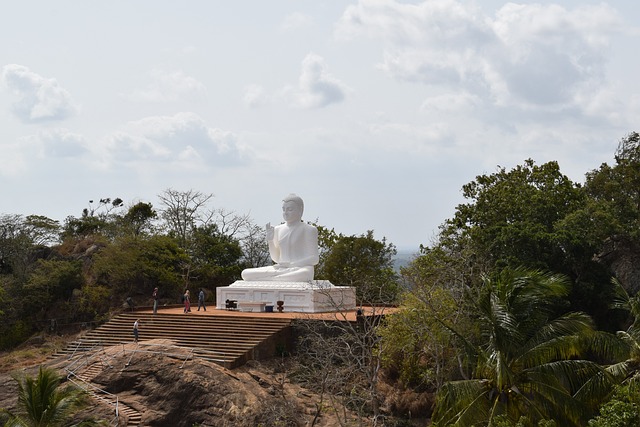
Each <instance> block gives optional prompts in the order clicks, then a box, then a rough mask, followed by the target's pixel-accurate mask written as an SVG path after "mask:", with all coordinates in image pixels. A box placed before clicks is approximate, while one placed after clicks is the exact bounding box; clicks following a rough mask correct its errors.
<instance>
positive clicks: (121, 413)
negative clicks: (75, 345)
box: [67, 360, 142, 427]
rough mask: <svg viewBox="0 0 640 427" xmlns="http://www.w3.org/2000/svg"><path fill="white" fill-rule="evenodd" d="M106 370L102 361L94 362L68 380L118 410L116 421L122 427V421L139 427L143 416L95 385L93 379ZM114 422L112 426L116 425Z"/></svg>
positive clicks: (130, 425) (129, 425)
mask: <svg viewBox="0 0 640 427" xmlns="http://www.w3.org/2000/svg"><path fill="white" fill-rule="evenodd" d="M104 369H105V365H104V364H103V363H102V362H101V361H100V360H93V362H92V363H91V364H89V365H88V366H84V367H82V368H81V369H79V370H78V371H77V372H73V374H70V375H69V376H68V377H67V378H69V379H70V380H71V381H73V382H74V383H75V384H77V385H78V386H79V387H81V388H82V389H84V390H86V391H87V392H88V393H89V394H90V395H91V396H92V397H93V398H94V399H96V400H98V401H102V402H104V403H106V404H108V405H110V406H113V407H114V410H115V407H116V405H117V408H118V417H116V418H115V419H114V422H115V423H117V425H120V421H121V420H122V419H124V420H126V424H125V425H126V426H127V427H137V426H139V425H140V424H141V422H142V414H141V413H140V412H139V411H137V410H136V409H134V408H132V407H131V406H129V405H127V404H126V403H125V402H123V401H122V400H117V397H116V396H115V395H113V394H110V393H107V392H106V391H104V390H102V389H100V388H99V387H98V386H96V385H95V384H94V383H93V379H94V378H95V377H96V376H98V374H100V373H101V372H102V371H103V370H104ZM114 422H112V423H111V425H116V424H114Z"/></svg>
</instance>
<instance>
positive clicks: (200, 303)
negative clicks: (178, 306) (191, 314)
mask: <svg viewBox="0 0 640 427" xmlns="http://www.w3.org/2000/svg"><path fill="white" fill-rule="evenodd" d="M200 307H202V308H204V311H207V306H206V305H204V290H202V288H200V293H199V294H198V311H200Z"/></svg>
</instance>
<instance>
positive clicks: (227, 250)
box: [190, 224, 242, 286]
mask: <svg viewBox="0 0 640 427" xmlns="http://www.w3.org/2000/svg"><path fill="white" fill-rule="evenodd" d="M241 257H242V249H241V248H240V243H239V242H238V241H237V240H236V239H234V238H233V237H231V236H228V235H225V234H222V233H221V232H220V231H219V229H218V226H217V225H216V224H210V225H206V226H202V227H196V228H195V229H194V232H193V250H192V254H191V264H192V267H191V268H192V271H191V274H190V276H193V277H195V279H194V280H195V281H196V282H198V284H200V285H201V286H222V285H228V284H230V283H233V281H235V280H237V279H238V278H240V273H241V271H242V266H241V265H240V259H241Z"/></svg>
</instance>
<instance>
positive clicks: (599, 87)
mask: <svg viewBox="0 0 640 427" xmlns="http://www.w3.org/2000/svg"><path fill="white" fill-rule="evenodd" d="M4 3H5V4H4V5H3V7H2V10H3V13H2V14H1V15H0V40H1V42H0V189H1V190H0V191H1V194H2V197H1V198H0V214H3V213H12V214H23V215H30V214H39V215H46V216H49V217H51V218H53V219H58V220H61V221H62V220H64V218H65V217H66V216H68V215H74V216H79V215H80V214H81V211H82V209H83V208H85V207H87V206H88V201H89V200H92V199H100V198H105V197H111V198H114V197H120V198H122V199H123V200H124V201H125V203H126V204H128V205H130V204H133V203H136V202H139V201H144V202H151V203H152V204H154V206H159V203H158V199H157V195H158V194H160V193H161V192H162V191H163V190H165V189H167V188H172V189H175V190H184V191H186V190H190V189H192V190H196V191H200V192H202V193H205V194H209V193H211V194H213V195H214V198H213V205H214V207H218V208H224V209H226V210H232V211H236V212H238V213H241V214H249V215H250V216H251V217H252V218H253V219H254V220H255V222H256V223H258V224H264V223H266V222H272V223H277V222H278V221H280V220H281V215H280V207H281V200H282V198H283V197H284V196H286V195H287V194H289V193H291V192H294V193H297V194H299V195H300V196H302V197H303V199H304V200H305V205H306V209H305V219H306V220H316V219H317V220H318V222H319V223H320V224H322V225H325V226H328V227H330V228H334V229H335V230H336V231H337V232H342V233H344V234H348V235H350V234H362V233H365V232H366V231H367V230H374V232H375V236H376V237H377V238H379V239H381V238H382V237H386V238H387V239H388V241H390V242H391V243H394V244H395V245H396V246H398V247H399V248H403V249H404V248H407V249H413V248H417V247H418V245H419V244H421V243H422V244H429V243H430V242H431V241H432V239H433V236H434V235H435V233H436V232H437V228H438V225H439V224H441V223H442V222H443V221H444V220H445V219H447V218H449V217H451V215H452V214H453V212H454V209H455V206H456V205H457V204H459V203H462V202H463V199H462V197H461V193H460V189H461V187H462V186H463V185H464V184H466V183H467V182H470V181H472V180H473V179H474V178H475V176H477V175H479V174H483V173H492V172H494V171H495V170H496V168H497V167H498V166H504V167H507V168H511V167H514V166H515V165H518V164H522V162H523V161H524V160H525V159H527V158H532V159H534V160H535V161H536V162H537V163H544V162H547V161H550V160H557V161H558V162H559V164H560V167H561V170H562V171H563V172H564V173H565V174H566V175H568V176H569V177H570V178H572V179H573V180H574V181H577V182H582V181H583V178H584V174H585V173H586V172H587V171H589V170H591V169H595V168H597V167H598V166H599V165H600V164H601V163H603V162H608V163H612V162H613V153H614V151H615V149H616V147H617V143H618V141H619V140H620V139H621V138H622V137H624V136H625V135H626V134H628V133H629V132H631V131H640V128H639V126H638V117H640V81H639V80H640V79H638V77H637V76H638V74H639V69H640V64H639V62H640V58H639V57H638V55H637V46H638V42H639V41H640V40H639V36H640V30H639V27H638V26H637V22H640V6H639V5H638V4H636V3H637V2H631V1H604V2H601V1H594V2H585V1H555V2H552V1H538V2H514V3H507V2H501V1H492V0H484V1H454V0H432V1H410V2H400V1H390V0H360V1H330V2H319V1H315V0H314V1H311V0H308V1H307V0H303V1H293V0H291V1H279V0H274V1H269V2H265V1H233V2H227V1H225V2H223V1H183V2H177V1H155V0H154V1H118V0H115V1H109V2H106V1H102V2H99V1H60V0H57V1H55V2H51V1H29V0H26V1H20V2H4ZM639 4H640V3H639Z"/></svg>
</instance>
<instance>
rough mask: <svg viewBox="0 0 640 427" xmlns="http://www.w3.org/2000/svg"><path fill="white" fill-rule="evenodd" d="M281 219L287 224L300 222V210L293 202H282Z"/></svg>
mask: <svg viewBox="0 0 640 427" xmlns="http://www.w3.org/2000/svg"><path fill="white" fill-rule="evenodd" d="M282 217H283V218H284V220H285V221H286V223H287V224H293V223H296V222H300V220H302V209H300V206H298V204H297V203H295V202H284V203H283V204H282Z"/></svg>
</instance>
